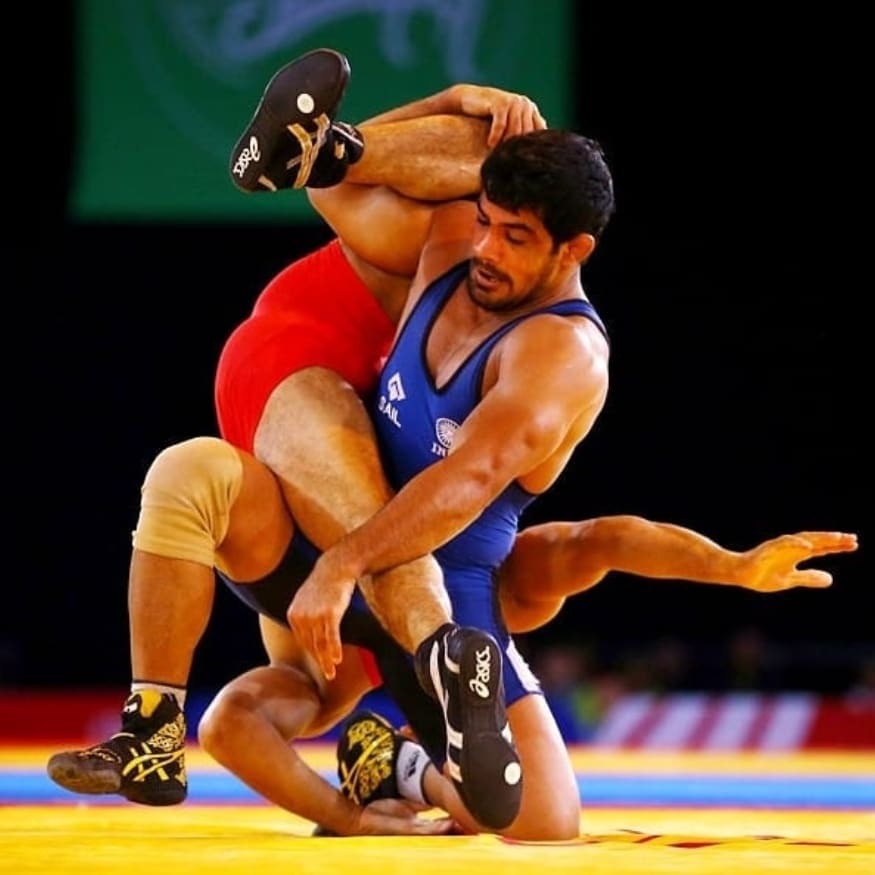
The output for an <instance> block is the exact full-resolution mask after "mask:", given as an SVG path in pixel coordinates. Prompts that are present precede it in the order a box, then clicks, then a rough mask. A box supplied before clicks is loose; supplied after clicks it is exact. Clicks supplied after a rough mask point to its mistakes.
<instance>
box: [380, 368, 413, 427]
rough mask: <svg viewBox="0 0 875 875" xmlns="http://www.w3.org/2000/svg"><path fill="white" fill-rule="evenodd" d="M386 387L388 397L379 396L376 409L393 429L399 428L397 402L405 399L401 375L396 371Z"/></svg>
mask: <svg viewBox="0 0 875 875" xmlns="http://www.w3.org/2000/svg"><path fill="white" fill-rule="evenodd" d="M386 386H387V388H388V390H389V397H388V398H387V397H386V396H385V395H380V398H379V400H378V401H377V409H378V410H379V411H380V413H382V414H383V416H385V417H386V419H388V420H389V422H391V423H392V425H394V426H395V428H401V421H400V420H399V418H398V407H397V402H398V401H403V400H404V399H405V398H406V397H407V393H406V392H405V391H404V385H403V384H402V382H401V374H399V373H398V371H395V373H394V374H392V376H391V377H389V380H388V382H387V383H386Z"/></svg>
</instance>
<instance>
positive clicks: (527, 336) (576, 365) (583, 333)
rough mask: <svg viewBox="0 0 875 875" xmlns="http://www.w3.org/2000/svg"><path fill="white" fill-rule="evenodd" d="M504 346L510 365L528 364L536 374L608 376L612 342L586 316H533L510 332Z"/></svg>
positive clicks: (550, 314) (552, 314)
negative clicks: (541, 371) (568, 373)
mask: <svg viewBox="0 0 875 875" xmlns="http://www.w3.org/2000/svg"><path fill="white" fill-rule="evenodd" d="M504 347H505V349H504V351H503V355H504V356H506V358H507V360H508V363H515V364H525V366H526V367H528V368H532V369H533V370H534V371H536V372H537V371H538V370H541V369H543V370H544V371H546V372H548V373H557V372H559V373H563V372H566V371H569V372H571V373H574V372H577V373H579V374H581V375H583V374H588V373H589V374H592V375H593V376H596V377H598V376H600V375H601V374H602V373H604V374H606V373H607V365H608V356H609V347H608V342H607V340H606V339H605V336H604V335H603V334H602V332H601V331H600V330H599V328H598V327H597V326H596V325H595V323H594V322H593V321H592V320H591V319H587V318H586V317H585V316H560V315H557V314H555V313H541V314H539V315H537V316H532V317H531V318H529V319H526V320H524V321H523V322H521V323H520V324H519V325H518V326H516V327H515V328H514V329H513V330H512V331H510V332H508V335H507V339H506V341H505V343H504Z"/></svg>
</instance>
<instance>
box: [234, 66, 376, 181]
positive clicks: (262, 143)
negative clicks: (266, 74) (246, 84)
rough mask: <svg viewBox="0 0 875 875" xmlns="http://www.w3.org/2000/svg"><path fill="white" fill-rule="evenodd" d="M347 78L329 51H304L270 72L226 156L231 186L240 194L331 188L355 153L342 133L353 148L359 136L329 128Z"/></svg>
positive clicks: (347, 75)
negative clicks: (275, 70) (247, 124)
mask: <svg viewBox="0 0 875 875" xmlns="http://www.w3.org/2000/svg"><path fill="white" fill-rule="evenodd" d="M349 76H350V70H349V61H347V59H346V57H345V56H344V55H342V54H340V52H335V51H333V50H332V49H316V50H315V51H312V52H308V53H307V54H306V55H302V56H301V57H300V58H297V59H296V60H294V61H292V62H291V63H289V64H286V66H285V67H282V68H281V69H280V70H279V71H278V72H277V73H275V74H274V76H273V78H272V79H271V80H270V82H268V84H267V88H265V90H264V94H263V95H262V98H261V101H260V102H259V104H258V107H257V109H256V110H255V115H254V116H253V117H252V120H251V121H250V122H249V126H248V127H247V128H246V130H245V131H244V132H243V135H242V136H241V137H240V139H239V140H238V141H237V145H236V146H234V149H233V151H232V152H231V162H230V172H231V179H232V180H233V182H234V184H235V185H236V186H237V187H238V188H239V189H241V190H243V191H246V192H253V191H276V190H278V189H282V188H304V187H306V186H310V187H312V188H324V187H326V186H328V185H336V184H337V182H339V181H340V180H341V179H342V178H343V174H344V173H345V172H346V166H347V165H348V164H349V163H355V161H356V160H357V159H358V157H360V155H361V150H360V149H359V151H358V155H355V149H354V148H352V147H351V146H350V145H349V143H348V140H349V139H350V137H349V136H348V134H349V131H348V130H347V129H348V128H349V129H351V131H353V132H355V133H354V137H353V139H354V140H355V141H356V143H358V144H359V145H360V144H361V135H359V134H358V132H357V131H355V129H354V128H352V127H351V126H345V125H338V126H337V127H338V128H342V130H337V129H336V128H335V126H334V125H333V124H332V123H333V121H334V117H335V115H336V114H337V110H338V109H339V107H340V102H341V101H342V100H343V95H344V92H345V91H346V86H347V83H348V82H349ZM338 151H339V152H340V154H339V155H338ZM323 153H324V154H323ZM320 158H321V159H322V160H321V161H320V160H319V159H320ZM317 165H318V166H317Z"/></svg>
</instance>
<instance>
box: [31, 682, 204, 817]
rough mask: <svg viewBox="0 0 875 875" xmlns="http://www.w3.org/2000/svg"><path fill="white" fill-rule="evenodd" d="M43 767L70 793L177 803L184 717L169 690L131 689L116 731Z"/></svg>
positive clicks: (184, 787) (181, 791)
mask: <svg viewBox="0 0 875 875" xmlns="http://www.w3.org/2000/svg"><path fill="white" fill-rule="evenodd" d="M46 769H47V771H48V774H49V777H50V778H51V779H52V780H53V781H54V782H55V783H56V784H60V786H61V787H63V788H64V789H65V790H70V791H72V792H73V793H88V794H91V795H95V794H105V793H118V794H119V795H121V796H124V797H125V798H126V799H129V800H130V801H131V802H138V803H140V804H141V805H178V804H179V803H180V802H183V801H184V800H185V797H186V795H187V794H188V781H187V779H186V774H185V717H184V716H183V713H182V710H181V709H180V707H179V705H178V704H177V702H176V699H175V698H174V697H173V696H171V695H170V694H169V693H164V694H163V695H162V694H161V693H158V692H157V691H155V690H140V691H139V692H136V693H131V695H130V696H128V698H127V700H126V701H125V704H124V707H123V708H122V728H121V732H117V733H116V734H115V735H113V736H112V738H110V739H109V740H108V741H104V742H102V743H101V744H96V745H94V746H93V747H89V748H85V749H84V750H71V751H64V752H63V753H56V754H55V755H54V756H52V757H51V758H50V759H49V762H48V764H47V767H46Z"/></svg>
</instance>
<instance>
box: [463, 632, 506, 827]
mask: <svg viewBox="0 0 875 875" xmlns="http://www.w3.org/2000/svg"><path fill="white" fill-rule="evenodd" d="M501 666H502V657H501V651H500V650H499V648H498V645H497V644H496V642H495V639H493V638H492V637H491V636H489V635H486V634H485V633H479V632H474V631H469V632H467V633H466V634H465V637H464V640H463V643H462V647H461V653H460V656H459V679H458V683H459V695H460V696H461V699H462V702H461V708H460V719H461V723H462V725H461V733H462V746H461V750H460V751H459V754H458V762H459V772H460V775H461V780H457V779H454V784H455V785H456V789H457V790H458V792H459V795H460V796H461V797H462V801H463V802H464V803H465V806H466V808H467V809H468V811H469V812H470V813H471V815H472V816H473V817H474V818H475V819H476V820H477V821H478V823H480V824H481V825H483V826H485V827H487V828H489V829H496V830H499V829H504V828H505V827H508V826H510V824H511V823H513V821H514V820H515V819H516V817H517V815H518V814H519V810H520V804H521V802H522V771H521V769H520V760H519V756H518V754H517V752H516V750H515V748H514V746H513V744H512V743H511V742H510V741H509V740H508V738H507V737H505V735H503V734H502V729H504V728H505V726H506V725H507V714H506V712H505V709H504V685H503V683H502V669H501ZM450 735H451V733H450ZM448 739H449V735H448ZM457 750H458V748H457Z"/></svg>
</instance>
